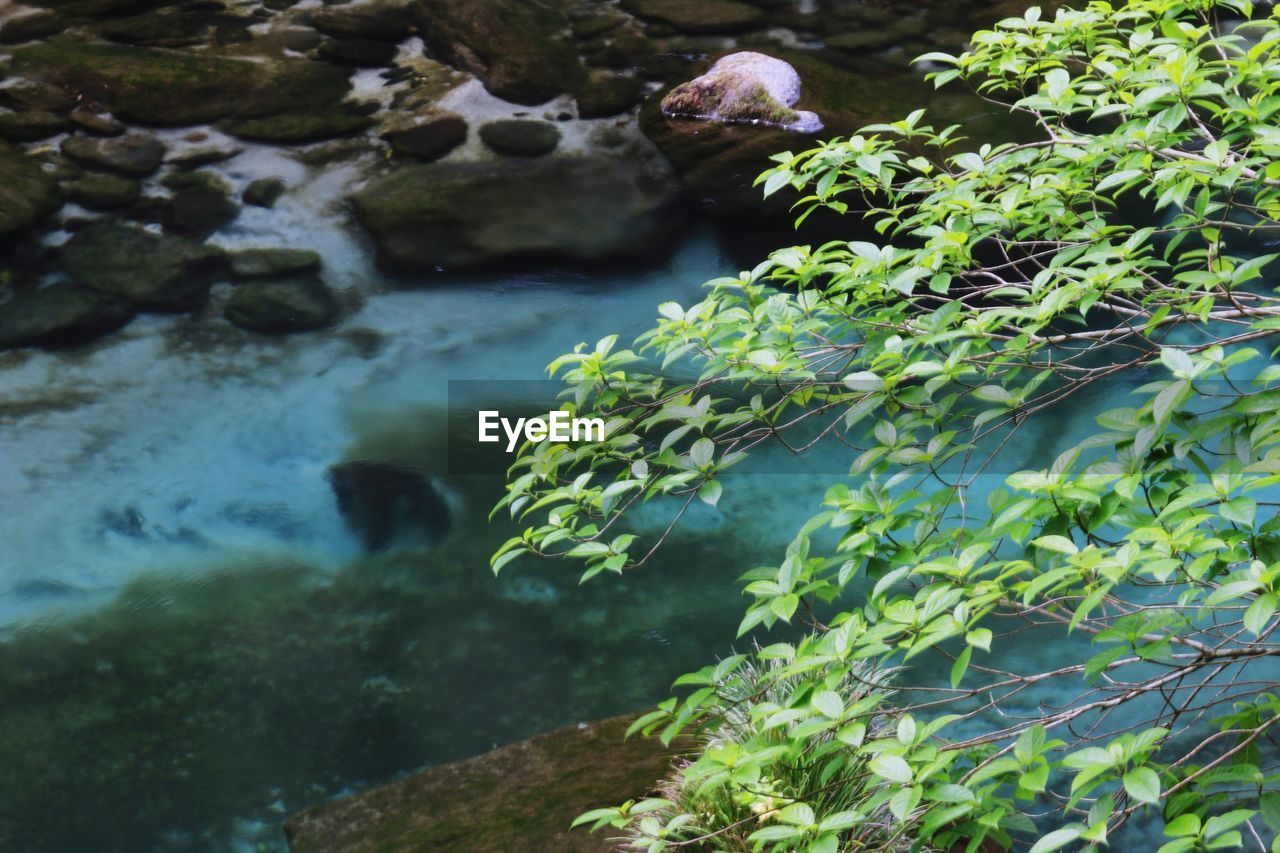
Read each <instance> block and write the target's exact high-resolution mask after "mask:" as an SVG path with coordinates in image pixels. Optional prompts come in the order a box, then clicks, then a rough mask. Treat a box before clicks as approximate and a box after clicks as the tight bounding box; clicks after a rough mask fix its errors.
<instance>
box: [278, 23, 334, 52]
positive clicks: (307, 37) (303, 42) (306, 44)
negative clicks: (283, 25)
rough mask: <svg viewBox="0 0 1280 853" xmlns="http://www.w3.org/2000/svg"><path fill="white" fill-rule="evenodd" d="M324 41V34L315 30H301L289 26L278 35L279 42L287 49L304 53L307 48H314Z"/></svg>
mask: <svg viewBox="0 0 1280 853" xmlns="http://www.w3.org/2000/svg"><path fill="white" fill-rule="evenodd" d="M323 41H324V36H322V35H320V34H319V33H318V32H316V31H315V30H302V29H297V28H291V29H287V30H285V31H284V32H283V33H282V34H281V35H280V43H281V44H283V45H284V46H285V47H286V48H287V49H288V50H296V51H297V52H298V53H306V52H307V51H309V50H315V49H316V48H317V47H319V46H320V44H321V42H323Z"/></svg>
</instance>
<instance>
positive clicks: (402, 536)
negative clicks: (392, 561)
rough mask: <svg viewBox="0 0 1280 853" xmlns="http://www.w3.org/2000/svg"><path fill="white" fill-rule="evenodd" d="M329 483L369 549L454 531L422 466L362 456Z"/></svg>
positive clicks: (332, 474)
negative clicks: (405, 466) (393, 463)
mask: <svg viewBox="0 0 1280 853" xmlns="http://www.w3.org/2000/svg"><path fill="white" fill-rule="evenodd" d="M242 287H243V286H242ZM329 485H330V486H332V487H333V494H334V497H336V498H337V501H338V509H339V510H340V511H341V512H342V515H343V517H344V518H345V519H346V520H347V524H348V525H350V527H351V529H352V531H353V532H354V533H355V534H356V535H357V536H359V537H360V540H361V542H363V543H364V546H365V548H366V549H367V550H369V551H380V550H382V549H384V548H386V547H388V546H390V545H392V544H394V543H395V542H398V541H414V540H419V539H421V538H422V537H423V536H424V535H425V536H426V538H428V539H438V538H440V537H441V536H443V535H444V534H446V533H448V532H449V527H450V512H449V505H448V503H446V502H445V500H444V498H443V497H441V495H440V492H439V491H438V490H437V489H436V487H435V484H434V483H433V482H432V480H431V478H430V477H429V476H427V475H426V474H424V473H422V472H421V471H416V470H413V469H410V468H402V467H400V466H398V465H392V464H390V463H387V462H373V461H368V460H363V459H357V460H353V461H350V462H342V463H340V464H337V465H334V466H332V467H331V468H330V469H329Z"/></svg>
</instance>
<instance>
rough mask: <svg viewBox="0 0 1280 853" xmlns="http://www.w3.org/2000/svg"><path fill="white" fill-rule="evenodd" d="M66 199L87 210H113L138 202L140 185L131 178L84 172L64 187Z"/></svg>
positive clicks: (140, 191)
mask: <svg viewBox="0 0 1280 853" xmlns="http://www.w3.org/2000/svg"><path fill="white" fill-rule="evenodd" d="M64 189H65V190H66V192H67V198H68V199H70V200H71V201H74V202H75V203H76V204H78V205H80V206H81V207H87V208H88V209H89V210H114V209H116V208H120V207H128V206H129V205H131V204H133V203H134V202H135V201H137V200H138V196H139V195H140V194H141V193H142V185H141V184H140V183H138V181H136V180H134V179H133V178H126V177H124V176H123V175H112V174H108V173H106V172H86V173H85V174H84V175H82V176H81V177H79V178H76V179H75V180H73V181H68V182H67V183H66V184H65V185H64Z"/></svg>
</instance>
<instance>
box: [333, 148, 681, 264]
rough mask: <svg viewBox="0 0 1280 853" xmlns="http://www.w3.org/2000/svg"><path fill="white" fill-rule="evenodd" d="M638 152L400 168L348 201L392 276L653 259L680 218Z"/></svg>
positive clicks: (669, 190)
mask: <svg viewBox="0 0 1280 853" xmlns="http://www.w3.org/2000/svg"><path fill="white" fill-rule="evenodd" d="M679 200H680V193H679V190H678V187H677V186H676V184H675V183H674V181H673V180H672V174H671V170H670V168H669V167H668V166H667V164H666V163H665V162H664V161H663V160H662V159H661V158H660V157H656V156H654V152H653V151H652V149H649V148H648V147H647V146H645V147H643V148H641V147H640V146H638V145H637V146H635V147H634V149H633V150H624V151H620V152H618V156H617V157H616V158H614V159H610V158H607V157H604V156H591V157H586V156H572V157H542V158H537V159H531V160H515V159H509V160H508V159H503V160H494V161H488V162H470V163H430V164H406V165H403V166H400V167H399V168H397V169H395V170H393V171H391V172H390V173H389V174H386V175H384V176H383V177H381V178H378V179H375V180H373V181H371V182H370V183H369V184H368V185H367V186H366V187H365V188H364V189H362V190H360V191H359V192H357V193H356V194H355V195H354V196H353V198H352V202H353V204H354V206H355V210H356V214H357V217H358V219H359V221H360V223H361V224H362V225H363V226H364V227H365V228H366V229H367V230H368V231H369V232H370V234H372V236H373V239H374V244H375V246H376V247H377V250H378V258H379V261H380V263H381V264H382V265H383V266H384V267H386V268H389V269H392V270H414V271H427V270H434V269H436V268H439V267H444V268H474V267H482V266H488V265H494V264H502V263H509V262H511V261H513V260H516V259H521V258H528V257H530V256H534V257H540V258H547V257H551V258H556V259H559V260H569V261H577V262H594V261H601V260H606V259H613V258H635V259H645V260H650V261H652V260H655V259H656V258H660V257H661V256H662V255H663V254H664V251H665V250H667V249H669V247H670V246H669V240H670V238H671V236H672V235H673V233H674V232H675V231H676V230H678V229H679V228H680V227H681V225H682V223H683V219H682V217H681V216H680V215H679V214H680V213H681V212H682V211H683V209H682V208H681V206H680V205H679V204H678V201H679Z"/></svg>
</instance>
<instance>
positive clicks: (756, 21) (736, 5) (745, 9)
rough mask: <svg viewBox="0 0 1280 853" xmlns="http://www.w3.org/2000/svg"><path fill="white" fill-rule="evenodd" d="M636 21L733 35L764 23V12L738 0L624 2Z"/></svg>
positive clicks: (633, 0) (625, 0)
mask: <svg viewBox="0 0 1280 853" xmlns="http://www.w3.org/2000/svg"><path fill="white" fill-rule="evenodd" d="M622 6H623V8H624V9H626V10H627V11H628V12H631V13H632V14H633V15H635V16H636V17H638V18H643V19H644V20H646V21H653V22H655V23H659V24H665V25H666V26H669V27H672V28H674V29H677V30H680V31H681V32H686V33H733V32H741V31H742V30H748V29H751V28H752V27H755V26H758V25H760V24H762V23H763V22H764V20H765V13H764V11H763V10H761V9H759V8H757V7H755V6H751V5H749V4H747V3H740V2H738V0H624V2H623V4H622Z"/></svg>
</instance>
